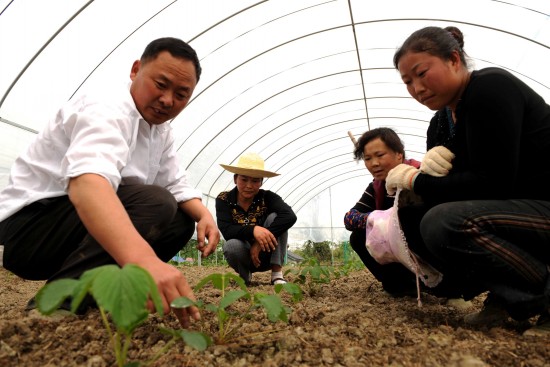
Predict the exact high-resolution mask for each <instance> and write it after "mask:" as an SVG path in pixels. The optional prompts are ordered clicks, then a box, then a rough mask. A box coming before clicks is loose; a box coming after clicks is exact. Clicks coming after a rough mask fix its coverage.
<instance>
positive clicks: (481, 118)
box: [414, 68, 550, 203]
mask: <svg viewBox="0 0 550 367" xmlns="http://www.w3.org/2000/svg"><path fill="white" fill-rule="evenodd" d="M446 114H447V112H446V111H445V110H442V111H438V112H437V113H436V114H435V115H434V117H433V118H432V120H431V122H430V127H429V129H428V139H427V142H428V144H427V146H428V149H429V148H431V147H432V146H435V145H445V146H447V147H448V148H449V149H450V150H451V151H452V152H453V153H455V155H456V157H455V159H454V160H453V169H452V170H451V172H450V173H449V175H448V176H446V177H432V176H429V175H426V174H420V175H418V177H417V178H416V180H415V182H414V191H415V192H416V193H417V194H419V195H421V196H422V197H423V198H424V200H426V201H429V202H432V203H438V202H447V201H455V200H472V199H512V198H516V199H519V198H522V199H529V198H530V199H541V200H550V190H546V189H545V187H546V185H547V184H548V182H550V164H548V153H549V152H550V106H549V105H548V104H547V103H546V102H545V101H544V100H543V99H542V97H541V96H540V95H538V94H537V93H536V92H535V91H534V90H532V89H531V88H530V87H529V86H527V85H526V84H525V83H523V82H522V81H521V80H519V79H518V78H516V77H515V76H514V75H512V74H511V73H509V72H507V71H505V70H503V69H499V68H486V69H482V70H477V71H474V72H472V74H471V78H470V82H469V83H468V85H467V87H466V89H465V91H464V93H463V94H462V97H461V100H460V102H459V103H458V105H457V109H456V113H455V116H456V123H455V127H454V130H455V131H454V137H453V138H452V139H448V136H447V134H449V131H445V130H446V129H448V127H446V123H445V121H446V120H445V118H446Z"/></svg>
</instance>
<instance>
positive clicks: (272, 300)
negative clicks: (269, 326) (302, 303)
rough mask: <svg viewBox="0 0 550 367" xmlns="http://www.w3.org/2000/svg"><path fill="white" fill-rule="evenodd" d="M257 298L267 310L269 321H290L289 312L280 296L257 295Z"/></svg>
mask: <svg viewBox="0 0 550 367" xmlns="http://www.w3.org/2000/svg"><path fill="white" fill-rule="evenodd" d="M256 298H257V300H258V302H260V303H261V305H262V306H263V307H264V308H265V310H266V312H267V318H268V319H269V321H271V322H276V321H279V320H281V321H284V322H287V321H288V317H287V310H286V308H285V307H284V305H283V303H282V302H281V299H280V298H279V297H278V296H276V295H274V294H268V295H265V294H257V295H256Z"/></svg>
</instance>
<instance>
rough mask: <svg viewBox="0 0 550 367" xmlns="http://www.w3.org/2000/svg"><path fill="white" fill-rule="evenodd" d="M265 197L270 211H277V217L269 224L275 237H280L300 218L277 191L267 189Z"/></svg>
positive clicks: (268, 227)
mask: <svg viewBox="0 0 550 367" xmlns="http://www.w3.org/2000/svg"><path fill="white" fill-rule="evenodd" d="M264 199H265V202H266V206H267V209H268V213H277V217H276V218H275V220H274V221H273V223H271V224H270V225H269V226H266V227H265V228H267V229H269V231H270V232H271V233H273V235H274V236H275V237H279V236H280V235H281V234H283V233H284V232H286V231H288V230H289V229H290V228H291V227H292V226H293V225H294V223H296V221H297V220H298V218H297V217H296V214H294V211H293V210H292V208H291V207H290V206H289V205H288V204H287V203H285V202H284V201H283V199H282V198H281V197H280V196H279V195H277V194H276V193H274V192H272V191H269V190H266V191H265V193H264Z"/></svg>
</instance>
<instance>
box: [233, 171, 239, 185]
mask: <svg viewBox="0 0 550 367" xmlns="http://www.w3.org/2000/svg"><path fill="white" fill-rule="evenodd" d="M237 176H238V175H237V174H236V173H235V174H234V175H233V183H234V184H235V185H236V184H237Z"/></svg>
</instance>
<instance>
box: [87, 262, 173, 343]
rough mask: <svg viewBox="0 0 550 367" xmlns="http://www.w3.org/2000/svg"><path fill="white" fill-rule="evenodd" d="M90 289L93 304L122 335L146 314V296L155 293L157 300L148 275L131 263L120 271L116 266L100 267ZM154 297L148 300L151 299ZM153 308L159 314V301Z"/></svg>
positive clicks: (154, 286) (137, 323)
mask: <svg viewBox="0 0 550 367" xmlns="http://www.w3.org/2000/svg"><path fill="white" fill-rule="evenodd" d="M97 269H99V268H97ZM97 269H96V270H97ZM90 290H91V293H92V295H93V297H94V298H95V300H96V302H97V304H98V305H99V306H100V307H102V308H104V309H105V310H106V311H108V312H109V313H110V314H111V317H112V319H113V322H114V324H115V325H116V326H117V329H119V330H121V331H122V332H124V333H126V334H131V333H132V331H133V330H134V329H135V327H136V326H138V325H139V324H140V323H141V322H143V321H144V320H145V319H146V318H147V315H148V314H149V312H148V310H147V309H146V303H147V300H148V298H149V295H150V294H151V295H152V294H154V293H155V292H156V293H157V294H156V297H155V298H157V297H158V300H160V296H159V295H158V289H157V288H156V284H155V283H154V281H153V279H152V277H151V275H149V273H148V272H147V271H146V270H145V269H143V268H141V267H139V266H136V265H132V264H129V265H126V266H125V267H124V268H122V269H121V268H119V267H118V266H116V265H106V266H103V267H101V269H100V271H98V273H97V274H96V275H95V277H94V280H93V283H92V287H91V289H90ZM155 298H153V297H152V299H153V300H154V299H155ZM155 307H156V308H157V311H158V312H159V314H161V315H162V313H163V310H162V306H161V305H160V302H159V305H157V304H155Z"/></svg>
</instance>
